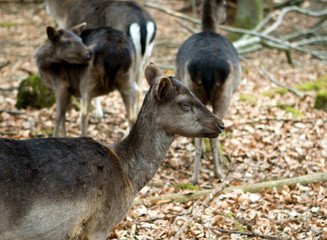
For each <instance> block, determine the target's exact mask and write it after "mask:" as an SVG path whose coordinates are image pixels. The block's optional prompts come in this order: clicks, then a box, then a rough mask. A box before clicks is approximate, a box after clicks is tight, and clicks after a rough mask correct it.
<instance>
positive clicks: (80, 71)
mask: <svg viewBox="0 0 327 240" xmlns="http://www.w3.org/2000/svg"><path fill="white" fill-rule="evenodd" d="M83 25H84V24H82V25H81V26H83ZM73 29H76V27H75V28H73ZM79 29H80V28H79ZM75 32H76V31H75ZM78 34H81V37H79V36H78V35H76V34H75V33H73V32H72V31H70V30H65V29H60V30H56V29H54V28H53V27H47V36H48V39H49V41H47V42H45V43H44V44H43V45H42V46H41V47H40V48H39V49H38V50H37V51H36V53H35V60H36V64H37V67H38V70H39V73H40V76H41V79H42V81H43V82H44V83H45V85H47V86H48V87H49V88H51V89H53V90H54V92H55V98H56V123H55V127H54V131H53V136H55V137H57V136H58V133H59V128H61V136H62V137H64V136H66V131H65V114H66V112H67V110H68V106H69V103H70V98H71V96H75V97H80V98H81V135H83V136H84V135H86V131H87V124H88V112H89V110H90V101H91V99H92V98H94V97H97V96H101V95H105V94H108V93H110V92H112V91H113V90H115V89H117V90H118V91H119V92H120V94H121V96H122V98H123V101H124V104H125V108H126V115H127V118H128V120H129V126H131V125H132V124H133V122H134V121H135V117H136V114H135V107H134V105H133V104H134V102H135V81H134V70H135V66H134V63H135V49H134V46H133V44H132V42H131V40H130V38H129V37H128V36H126V35H125V34H124V33H123V32H121V31H118V30H114V29H112V28H108V27H104V28H95V29H87V30H84V31H83V32H82V33H78ZM91 50H92V51H91Z"/></svg>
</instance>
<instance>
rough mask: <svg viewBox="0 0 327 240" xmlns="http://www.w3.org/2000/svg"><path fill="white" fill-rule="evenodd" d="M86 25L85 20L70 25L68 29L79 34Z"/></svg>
mask: <svg viewBox="0 0 327 240" xmlns="http://www.w3.org/2000/svg"><path fill="white" fill-rule="evenodd" d="M85 27H86V22H83V23H81V24H78V25H76V26H74V27H72V28H71V29H70V31H72V32H73V33H75V34H76V35H78V36H79V35H81V33H82V32H83V30H84V28H85Z"/></svg>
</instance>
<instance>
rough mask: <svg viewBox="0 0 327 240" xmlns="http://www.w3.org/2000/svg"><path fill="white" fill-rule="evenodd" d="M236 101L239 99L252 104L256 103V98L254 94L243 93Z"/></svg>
mask: <svg viewBox="0 0 327 240" xmlns="http://www.w3.org/2000/svg"><path fill="white" fill-rule="evenodd" d="M238 101H240V102H248V103H249V104H251V105H252V106H255V105H257V98H256V97H255V96H254V95H252V94H243V95H241V96H240V98H239V99H238Z"/></svg>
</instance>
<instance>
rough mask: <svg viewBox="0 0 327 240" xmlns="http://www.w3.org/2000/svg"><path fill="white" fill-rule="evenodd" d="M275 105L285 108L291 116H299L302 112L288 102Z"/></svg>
mask: <svg viewBox="0 0 327 240" xmlns="http://www.w3.org/2000/svg"><path fill="white" fill-rule="evenodd" d="M276 107H278V108H280V109H283V110H285V111H286V112H287V113H292V115H293V117H301V116H303V114H302V113H301V112H300V111H299V110H297V109H295V108H294V107H292V106H291V105H288V104H277V105H276Z"/></svg>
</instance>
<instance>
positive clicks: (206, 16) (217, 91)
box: [176, 0, 242, 184]
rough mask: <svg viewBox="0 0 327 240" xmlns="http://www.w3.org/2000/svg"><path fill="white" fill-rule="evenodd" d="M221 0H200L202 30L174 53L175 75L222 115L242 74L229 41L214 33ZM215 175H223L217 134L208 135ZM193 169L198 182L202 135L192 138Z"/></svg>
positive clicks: (221, 12)
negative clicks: (193, 147)
mask: <svg viewBox="0 0 327 240" xmlns="http://www.w3.org/2000/svg"><path fill="white" fill-rule="evenodd" d="M225 4H226V3H225V1H224V0H204V1H203V6H202V32H200V33H197V34H194V35H193V36H191V37H190V38H188V39H187V40H186V41H185V42H184V43H183V44H182V45H181V46H180V48H179V50H178V53H177V57H176V77H177V78H178V79H180V80H181V81H183V82H184V83H185V84H186V85H187V86H188V87H189V88H190V90H191V91H192V92H193V93H194V94H195V95H196V96H197V97H198V98H199V99H200V101H201V102H202V103H203V104H205V105H207V104H210V105H211V106H212V109H213V112H214V113H215V114H217V115H218V117H220V118H224V116H225V115H226V113H227V110H228V107H229V105H230V101H231V98H232V95H233V93H234V91H235V90H236V89H237V87H238V85H239V83H240V80H241V75H242V70H241V65H240V61H239V57H238V53H237V51H236V49H235V48H234V46H233V45H232V43H231V42H230V41H229V40H228V39H226V38H225V37H223V36H222V35H220V34H218V33H217V26H218V24H219V23H222V22H224V21H225V18H226V14H225ZM210 146H211V152H212V156H213V163H214V175H215V177H219V178H223V177H224V174H223V172H222V171H221V169H220V166H219V165H220V149H219V140H218V138H213V139H210ZM195 148H196V153H195V160H194V172H193V176H192V179H191V182H192V183H194V184H197V183H198V175H199V164H200V159H201V154H202V149H203V139H195Z"/></svg>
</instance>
